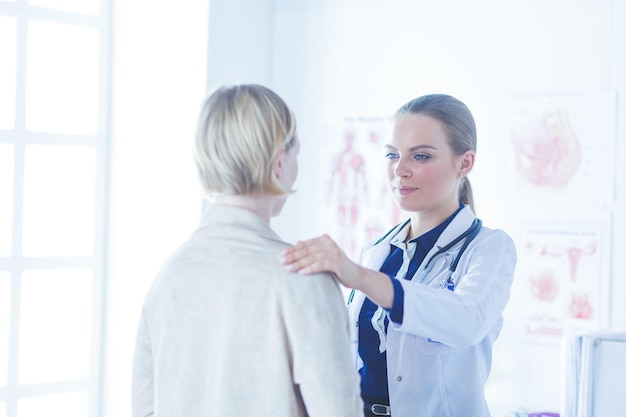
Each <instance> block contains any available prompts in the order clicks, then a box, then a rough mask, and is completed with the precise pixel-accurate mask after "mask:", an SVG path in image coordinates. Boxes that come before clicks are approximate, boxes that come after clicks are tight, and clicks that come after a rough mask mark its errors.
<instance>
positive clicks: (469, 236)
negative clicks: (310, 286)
mask: <svg viewBox="0 0 626 417" xmlns="http://www.w3.org/2000/svg"><path fill="white" fill-rule="evenodd" d="M409 221H410V220H407V221H406V222H404V223H402V224H399V225H398V226H396V227H394V228H392V229H391V230H390V231H389V232H387V233H386V234H385V235H384V236H383V237H381V238H380V239H378V241H376V243H374V245H373V246H376V245H378V244H379V243H381V242H382V241H384V240H385V239H386V238H387V237H388V236H389V235H390V234H392V233H393V232H394V231H395V230H401V229H402V228H403V227H404V226H406V225H407V223H408V222H409ZM482 225H483V222H482V221H481V220H480V219H474V221H473V222H472V224H471V226H470V227H469V228H468V229H467V230H466V231H464V232H463V233H461V234H460V235H459V236H457V237H456V238H455V239H454V240H453V241H452V242H450V243H448V244H447V245H445V246H443V247H441V248H439V250H437V252H435V254H434V255H433V256H431V257H430V259H428V261H427V262H426V265H425V266H424V269H423V270H422V274H421V275H420V277H419V280H418V282H423V281H424V278H425V277H426V274H427V273H428V272H429V271H430V266H431V265H432V262H433V260H434V259H435V258H436V257H437V256H439V255H441V254H442V253H444V252H447V251H448V250H450V249H451V248H452V247H453V246H455V245H457V244H458V243H459V242H460V241H462V240H463V239H465V241H464V242H463V246H461V249H460V250H459V252H458V253H457V254H456V256H455V258H454V261H452V263H451V264H450V267H449V268H448V274H447V275H446V279H445V280H444V281H442V284H441V287H442V288H443V286H444V285H445V286H446V288H447V289H449V290H450V291H454V288H455V286H456V284H455V283H454V273H455V272H456V267H457V265H458V264H459V260H460V259H461V256H463V252H465V249H467V247H468V245H469V244H470V242H471V241H472V240H474V238H475V237H476V236H478V233H479V232H480V228H481V227H482ZM355 292H356V291H355V290H354V289H353V290H352V291H351V292H350V296H349V297H348V305H350V303H351V302H352V300H353V299H354V294H355Z"/></svg>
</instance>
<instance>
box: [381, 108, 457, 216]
mask: <svg viewBox="0 0 626 417" xmlns="http://www.w3.org/2000/svg"><path fill="white" fill-rule="evenodd" d="M385 158H387V179H388V181H389V186H390V189H391V192H392V194H393V197H394V199H395V201H396V203H397V204H398V207H399V208H400V209H402V210H404V211H407V212H433V213H444V214H446V215H447V213H450V214H451V213H452V212H454V211H455V210H456V209H457V208H458V207H459V198H458V187H459V182H460V179H461V177H460V173H461V168H462V159H463V156H457V155H455V154H454V152H453V151H452V148H451V147H450V145H449V142H448V137H447V134H446V131H445V129H444V126H443V124H442V123H441V122H440V121H439V120H437V119H435V118H433V117H430V116H426V115H423V114H410V113H406V114H403V115H401V116H398V117H397V118H396V120H395V123H394V126H393V135H392V140H391V143H389V144H387V145H386V146H385Z"/></svg>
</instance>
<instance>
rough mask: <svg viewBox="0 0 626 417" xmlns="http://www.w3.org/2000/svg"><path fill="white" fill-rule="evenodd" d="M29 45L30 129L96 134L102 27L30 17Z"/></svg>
mask: <svg viewBox="0 0 626 417" xmlns="http://www.w3.org/2000/svg"><path fill="white" fill-rule="evenodd" d="M27 49H28V52H27V63H26V129H27V130H31V131H37V132H51V133H68V134H85V135H92V134H95V133H96V130H97V120H98V118H97V111H98V105H97V99H98V56H99V55H98V54H99V52H98V51H99V40H98V31H97V30H95V29H90V28H82V27H76V26H69V25H63V24H57V23H49V22H39V21H31V22H30V23H29V26H28V48H27Z"/></svg>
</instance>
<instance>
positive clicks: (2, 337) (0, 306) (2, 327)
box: [0, 271, 11, 415]
mask: <svg viewBox="0 0 626 417" xmlns="http://www.w3.org/2000/svg"><path fill="white" fill-rule="evenodd" d="M10 309H11V275H10V274H9V273H8V272H6V271H0V387H5V386H6V385H7V371H8V368H9V313H10ZM0 409H1V407H0ZM0 415H2V413H0Z"/></svg>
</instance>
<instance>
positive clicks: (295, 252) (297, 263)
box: [282, 235, 394, 308]
mask: <svg viewBox="0 0 626 417" xmlns="http://www.w3.org/2000/svg"><path fill="white" fill-rule="evenodd" d="M282 262H283V264H284V265H285V266H286V268H287V270H289V271H294V272H298V273H300V274H303V275H309V274H313V273H316V272H324V271H325V272H331V273H333V274H334V275H335V277H336V278H337V279H338V280H339V282H341V283H342V284H343V285H344V286H346V287H348V288H353V289H356V290H359V291H361V292H363V293H365V294H366V295H367V296H368V297H369V298H370V299H371V300H372V301H373V302H375V303H376V304H378V305H379V306H381V307H383V308H391V306H392V305H393V300H394V286H393V284H392V281H391V279H390V278H389V277H388V276H387V275H386V274H384V273H382V272H378V271H375V270H372V269H368V268H365V267H363V266H361V265H359V264H357V263H355V262H353V261H351V260H350V259H349V258H348V257H347V256H346V254H345V253H344V252H343V251H342V250H341V249H340V248H339V246H338V245H337V243H336V242H335V241H334V240H333V239H331V238H330V237H329V236H328V235H322V236H320V237H317V238H314V239H309V240H306V241H300V242H297V243H296V244H295V245H294V246H292V247H290V248H288V249H287V250H285V252H284V253H283V257H282Z"/></svg>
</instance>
